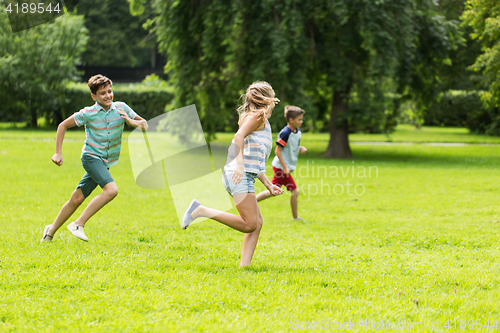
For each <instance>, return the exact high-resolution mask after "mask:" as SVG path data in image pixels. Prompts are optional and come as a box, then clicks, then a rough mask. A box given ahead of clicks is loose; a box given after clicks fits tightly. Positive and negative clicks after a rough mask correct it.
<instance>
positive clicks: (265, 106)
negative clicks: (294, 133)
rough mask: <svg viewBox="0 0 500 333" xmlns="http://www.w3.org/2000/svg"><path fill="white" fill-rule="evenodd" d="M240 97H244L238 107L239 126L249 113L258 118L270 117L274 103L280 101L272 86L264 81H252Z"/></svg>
mask: <svg viewBox="0 0 500 333" xmlns="http://www.w3.org/2000/svg"><path fill="white" fill-rule="evenodd" d="M240 98H244V102H243V104H242V105H240V107H239V108H238V115H239V119H238V125H240V126H241V124H242V123H243V121H244V120H245V118H246V117H248V116H249V115H255V116H257V118H259V119H262V117H265V119H268V118H269V117H271V112H272V111H273V108H274V105H275V104H276V103H278V102H279V101H280V100H279V99H277V98H276V97H275V96H274V90H273V87H271V85H270V84H269V83H267V82H265V81H258V82H254V83H252V84H251V85H250V86H249V87H248V88H247V92H246V93H245V94H243V95H241V97H240Z"/></svg>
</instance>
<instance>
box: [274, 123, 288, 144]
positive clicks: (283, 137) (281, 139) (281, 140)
mask: <svg viewBox="0 0 500 333" xmlns="http://www.w3.org/2000/svg"><path fill="white" fill-rule="evenodd" d="M290 132H291V130H290V129H289V128H288V126H287V127H285V128H284V129H283V130H282V131H281V132H280V134H279V136H278V140H276V144H277V145H278V146H281V147H282V148H284V147H285V146H286V144H287V143H288V138H289V137H290Z"/></svg>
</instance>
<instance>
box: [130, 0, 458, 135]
mask: <svg viewBox="0 0 500 333" xmlns="http://www.w3.org/2000/svg"><path fill="white" fill-rule="evenodd" d="M131 8H137V11H138V12H142V11H143V10H144V8H150V11H151V14H152V16H151V17H152V18H151V19H150V21H149V22H148V25H149V26H150V27H151V29H152V31H154V32H155V33H156V35H157V36H158V41H159V43H160V49H161V51H162V52H164V53H165V54H166V55H167V56H168V63H167V67H166V70H167V72H168V73H169V77H170V80H171V83H172V85H173V88H174V89H175V100H174V103H175V105H177V106H184V105H188V104H192V103H195V104H196V105H197V106H198V108H199V111H200V115H201V118H202V121H203V125H204V129H205V130H206V131H207V132H210V133H213V132H214V131H215V130H217V129H220V128H230V127H234V126H235V125H234V124H235V112H234V110H235V108H236V105H237V103H236V100H237V98H238V97H239V95H240V94H241V93H243V92H244V89H245V88H246V86H248V85H249V84H250V83H251V82H253V81H256V80H266V81H268V82H270V83H271V85H272V86H273V87H274V88H275V91H276V95H277V97H278V98H280V99H281V101H282V103H281V104H280V105H279V106H278V107H277V108H276V111H275V114H278V115H281V114H282V111H283V105H286V104H295V105H298V106H300V107H302V108H304V109H305V110H306V111H307V116H308V117H310V118H311V119H312V121H311V123H310V126H313V125H314V124H315V122H316V121H318V122H321V123H323V124H324V125H326V123H327V122H328V119H329V118H331V117H329V116H328V114H329V113H330V112H334V110H336V108H337V106H338V105H345V106H346V109H345V110H344V111H345V112H344V113H343V114H342V115H341V116H339V117H337V118H336V119H338V123H339V124H337V125H338V126H340V127H342V126H345V127H347V128H348V127H349V124H353V129H354V130H368V131H390V130H391V128H393V127H394V125H395V121H394V119H395V117H396V112H395V111H394V110H397V109H398V102H397V101H393V102H394V103H391V102H390V101H387V100H386V98H383V96H386V94H387V93H396V92H398V93H399V94H398V96H404V97H406V96H411V97H413V98H419V100H421V101H423V102H427V101H429V100H431V99H432V98H434V96H435V95H434V93H433V89H432V87H430V88H429V87H428V86H429V85H432V84H434V81H435V77H436V75H437V73H438V69H436V68H437V67H438V65H441V64H442V63H443V62H444V60H446V59H447V58H448V53H449V51H450V50H452V49H453V48H454V47H455V45H456V44H457V40H458V39H459V35H458V34H459V33H458V31H457V24H456V23H455V22H448V21H446V20H445V19H444V18H443V17H442V16H440V15H439V13H438V12H437V9H436V5H435V2H434V1H431V0H422V1H420V0H418V1H417V0H400V1H392V0H391V1H388V0H387V1H385V0H383V1H371V0H356V1H352V0H342V1H326V0H316V1H297V0H288V1H284V0H281V1H278V0H268V1H256V2H251V3H250V2H244V1H236V2H235V1H227V0H211V1H195V2H186V1H168V0H156V1H147V0H132V1H131ZM448 63H449V62H448ZM391 78H392V79H394V81H395V82H396V84H395V85H394V84H393V87H392V88H390V89H387V88H386V89H385V90H383V89H382V88H381V87H383V86H384V85H385V82H387V81H388V79H391ZM351 91H353V92H355V93H356V98H357V100H356V99H353V97H352V95H351ZM335 93H337V95H335ZM333 96H339V97H340V98H341V99H342V100H341V101H335V100H332V99H333ZM351 99H352V101H353V105H352V108H350V107H349V101H350V100H351ZM389 104H393V105H391V106H390V107H388V105H389ZM388 110H391V111H388ZM374 119H377V120H374ZM271 122H272V123H273V125H275V126H276V125H281V124H282V122H283V120H282V117H281V116H279V117H278V118H276V117H273V118H272V119H271ZM346 135H347V132H346Z"/></svg>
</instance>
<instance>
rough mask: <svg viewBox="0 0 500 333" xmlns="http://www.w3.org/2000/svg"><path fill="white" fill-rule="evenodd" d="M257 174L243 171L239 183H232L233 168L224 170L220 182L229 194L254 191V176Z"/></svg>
mask: <svg viewBox="0 0 500 333" xmlns="http://www.w3.org/2000/svg"><path fill="white" fill-rule="evenodd" d="M258 176H259V175H257V174H256V173H251V172H245V173H244V174H243V177H242V178H241V181H240V182H239V184H234V183H233V179H232V177H233V170H224V173H222V183H223V184H224V187H225V188H226V191H227V192H228V193H229V194H231V196H234V195H235V194H239V193H255V186H254V184H255V178H257V177H258Z"/></svg>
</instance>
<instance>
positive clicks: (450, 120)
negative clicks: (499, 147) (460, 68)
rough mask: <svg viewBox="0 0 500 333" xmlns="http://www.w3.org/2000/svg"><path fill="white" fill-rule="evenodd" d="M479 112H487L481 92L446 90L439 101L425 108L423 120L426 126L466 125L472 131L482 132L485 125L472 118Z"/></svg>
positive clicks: (475, 117)
mask: <svg viewBox="0 0 500 333" xmlns="http://www.w3.org/2000/svg"><path fill="white" fill-rule="evenodd" d="M480 114H487V110H486V108H485V107H484V105H483V103H482V101H481V92H478V91H448V92H446V93H445V94H443V96H442V97H441V99H440V101H439V103H436V104H434V105H432V107H431V108H429V109H428V110H426V112H425V114H424V120H425V125H427V126H449V127H468V128H469V129H470V130H472V131H474V132H482V133H484V131H485V127H483V126H481V125H480V124H479V123H477V122H476V121H475V120H474V119H477V117H478V115H480ZM469 117H471V118H470V119H469ZM469 121H470V122H469ZM468 124H469V126H468ZM484 125H486V124H484Z"/></svg>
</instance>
